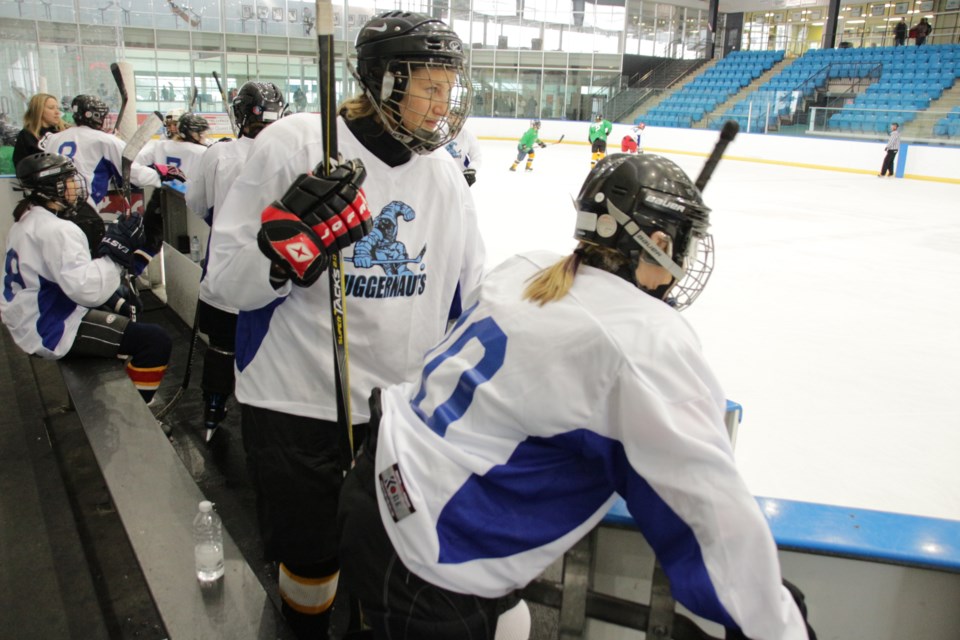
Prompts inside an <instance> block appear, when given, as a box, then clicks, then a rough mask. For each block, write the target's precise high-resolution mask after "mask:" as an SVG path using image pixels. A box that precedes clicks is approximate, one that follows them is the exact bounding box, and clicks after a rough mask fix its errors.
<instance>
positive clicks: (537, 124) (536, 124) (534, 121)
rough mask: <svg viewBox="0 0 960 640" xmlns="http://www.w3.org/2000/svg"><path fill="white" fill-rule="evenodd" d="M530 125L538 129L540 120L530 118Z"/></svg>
mask: <svg viewBox="0 0 960 640" xmlns="http://www.w3.org/2000/svg"><path fill="white" fill-rule="evenodd" d="M530 126H531V127H533V128H534V129H539V128H540V121H539V120H531V121H530Z"/></svg>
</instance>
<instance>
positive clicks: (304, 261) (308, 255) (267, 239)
mask: <svg viewBox="0 0 960 640" xmlns="http://www.w3.org/2000/svg"><path fill="white" fill-rule="evenodd" d="M260 219H261V220H262V222H263V224H262V225H261V227H260V232H259V233H257V246H258V247H260V251H261V253H263V255H265V256H267V257H268V258H270V284H271V285H273V287H274V289H278V288H279V287H280V286H283V279H284V278H289V279H290V280H293V284H295V285H297V286H298V287H309V286H310V285H312V284H313V283H314V282H316V281H317V279H318V278H319V277H320V274H321V273H323V272H324V271H325V270H326V268H327V265H329V264H330V258H329V257H328V256H327V253H326V251H325V249H324V247H323V241H322V240H320V238H319V236H317V234H316V233H314V232H313V229H311V228H310V227H308V226H307V225H306V224H304V223H303V221H302V220H300V218H298V217H296V216H295V215H293V214H291V213H288V212H285V211H280V210H279V209H276V208H274V207H273V206H272V205H271V206H269V207H267V208H266V209H264V210H263V213H262V214H261V216H260ZM277 271H279V272H280V273H282V274H283V275H282V276H280V275H279V274H278V273H277Z"/></svg>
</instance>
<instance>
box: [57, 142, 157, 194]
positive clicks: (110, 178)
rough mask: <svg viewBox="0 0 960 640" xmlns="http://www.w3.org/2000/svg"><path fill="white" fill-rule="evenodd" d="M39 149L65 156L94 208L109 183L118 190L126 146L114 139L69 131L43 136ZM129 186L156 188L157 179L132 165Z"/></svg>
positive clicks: (145, 168)
mask: <svg viewBox="0 0 960 640" xmlns="http://www.w3.org/2000/svg"><path fill="white" fill-rule="evenodd" d="M40 146H41V148H42V149H43V150H44V151H47V152H49V153H57V154H60V155H61V156H67V157H68V158H70V159H71V160H72V161H73V164H74V166H76V167H77V171H78V172H79V173H80V175H82V176H83V177H84V179H86V181H87V188H88V189H89V190H90V200H91V204H92V205H93V206H94V208H96V206H97V205H98V204H100V203H101V202H102V201H103V199H104V198H105V197H106V195H107V191H109V189H110V183H111V182H112V183H113V184H114V186H116V187H118V188H119V187H120V186H122V185H121V182H122V181H121V173H120V171H121V169H122V167H123V150H124V148H125V147H126V143H125V142H124V141H123V140H121V139H120V138H118V137H116V136H114V135H111V134H109V133H106V132H104V131H98V130H96V129H91V128H90V127H84V126H79V127H70V128H69V129H64V130H63V131H59V132H57V133H52V134H50V135H49V136H46V137H45V138H44V139H43V140H42V141H41V142H40ZM130 182H132V183H133V184H134V185H135V186H137V187H159V186H160V176H158V175H157V172H156V171H154V170H153V169H150V168H149V167H145V166H143V165H142V164H140V163H138V162H134V163H133V166H132V167H131V168H130Z"/></svg>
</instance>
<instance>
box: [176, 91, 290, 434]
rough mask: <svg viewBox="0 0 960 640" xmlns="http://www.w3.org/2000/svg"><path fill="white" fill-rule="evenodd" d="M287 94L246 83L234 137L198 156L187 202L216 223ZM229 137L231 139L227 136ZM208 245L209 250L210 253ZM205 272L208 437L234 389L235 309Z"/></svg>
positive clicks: (202, 318) (201, 314)
mask: <svg viewBox="0 0 960 640" xmlns="http://www.w3.org/2000/svg"><path fill="white" fill-rule="evenodd" d="M285 106H286V105H285V104H284V100H283V93H282V92H281V91H280V88H279V87H277V85H275V84H273V83H272V82H265V83H263V82H247V83H246V84H244V85H243V86H242V87H240V90H239V91H238V92H237V97H236V98H234V100H233V105H232V109H233V115H234V120H235V121H236V123H237V126H238V127H239V137H238V138H237V140H236V142H223V141H221V143H218V144H214V145H211V146H210V147H209V148H208V149H207V150H206V151H205V152H204V154H203V155H202V156H201V157H200V163H199V166H197V168H196V170H195V171H196V172H195V173H194V174H193V175H192V176H191V177H190V179H189V181H188V184H189V185H190V188H189V189H188V190H187V207H188V208H189V209H190V210H191V211H193V212H194V213H196V214H198V215H200V216H202V217H203V219H204V220H206V222H207V224H209V225H211V226H212V225H213V219H214V216H215V215H216V212H217V211H219V210H220V208H221V204H222V203H223V200H224V198H225V197H226V195H227V191H228V190H229V189H230V185H232V184H233V182H234V180H236V178H237V175H239V173H240V170H241V169H242V168H243V164H244V162H246V160H247V155H248V154H249V153H250V149H251V148H252V147H253V140H254V138H256V137H257V135H259V134H260V132H261V131H263V129H264V127H266V126H268V125H270V124H272V123H274V122H276V121H277V120H279V119H280V117H281V115H282V114H283V110H284V107H285ZM226 140H229V138H227V139H226ZM209 252H210V249H209V244H208V247H207V253H208V254H209ZM217 293H218V292H217V291H216V290H215V289H213V287H211V286H210V279H209V278H207V277H206V272H204V275H203V276H202V277H201V280H200V301H199V303H198V304H199V305H200V306H199V308H198V311H197V313H198V315H197V320H198V322H199V323H200V326H199V328H200V331H203V332H204V333H205V334H207V337H208V339H209V345H208V347H207V350H206V353H205V355H204V357H203V381H202V382H201V384H200V386H201V388H202V389H203V426H204V429H205V436H206V440H207V441H208V442H209V441H210V439H211V438H212V437H213V435H214V433H215V432H216V429H217V426H218V425H219V424H220V422H221V421H223V419H224V418H225V417H226V404H227V399H228V398H229V397H230V395H231V394H232V393H233V383H234V377H233V375H234V374H233V356H234V349H235V345H236V337H237V309H236V308H235V307H234V306H233V305H232V304H230V302H229V300H225V299H223V298H222V297H221V296H219V295H217Z"/></svg>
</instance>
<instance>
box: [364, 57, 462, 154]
mask: <svg viewBox="0 0 960 640" xmlns="http://www.w3.org/2000/svg"><path fill="white" fill-rule="evenodd" d="M423 70H425V72H424V71H423ZM423 79H426V80H427V81H428V82H429V84H430V85H431V86H430V87H429V88H428V89H426V92H424V91H422V90H419V89H418V88H417V87H416V85H417V84H418V82H419V81H422V80H423ZM411 81H412V82H411ZM471 93H472V87H471V86H470V81H469V79H468V78H467V75H466V72H465V70H464V69H463V66H462V65H460V64H455V65H451V64H447V63H444V62H440V63H436V62H420V61H394V62H391V63H389V64H388V65H387V70H386V72H385V73H384V76H383V80H382V82H381V99H380V101H379V102H377V101H374V109H375V110H376V111H377V113H378V114H379V115H380V118H381V120H382V122H383V125H384V128H385V129H386V130H387V131H388V132H389V133H390V135H392V136H393V137H394V138H395V139H397V140H399V141H400V142H401V143H403V144H404V145H405V146H406V147H407V148H409V149H410V150H411V151H413V152H415V153H420V154H426V153H430V152H432V151H434V150H436V149H439V148H440V147H443V146H446V145H447V144H449V143H450V142H451V141H452V140H453V139H454V138H456V137H457V134H458V133H460V130H461V129H462V128H463V125H464V124H465V122H466V119H467V114H468V113H469V111H470V103H471ZM441 105H442V106H441ZM438 107H440V108H439V109H438ZM428 122H429V123H430V124H428Z"/></svg>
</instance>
